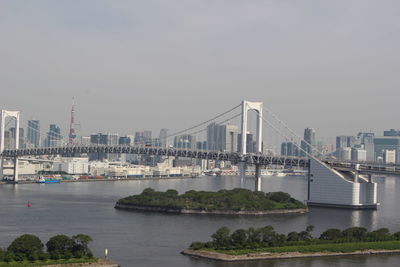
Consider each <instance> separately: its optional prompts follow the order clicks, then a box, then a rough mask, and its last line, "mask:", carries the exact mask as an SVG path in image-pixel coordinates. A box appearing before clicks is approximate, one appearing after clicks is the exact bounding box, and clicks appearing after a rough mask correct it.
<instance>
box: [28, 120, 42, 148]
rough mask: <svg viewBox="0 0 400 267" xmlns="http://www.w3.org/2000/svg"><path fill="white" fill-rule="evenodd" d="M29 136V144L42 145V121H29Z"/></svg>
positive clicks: (33, 145)
mask: <svg viewBox="0 0 400 267" xmlns="http://www.w3.org/2000/svg"><path fill="white" fill-rule="evenodd" d="M27 138H28V143H29V146H32V147H39V146H40V123H39V121H38V120H29V121H28V129H27Z"/></svg>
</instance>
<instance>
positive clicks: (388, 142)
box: [374, 136, 400, 158]
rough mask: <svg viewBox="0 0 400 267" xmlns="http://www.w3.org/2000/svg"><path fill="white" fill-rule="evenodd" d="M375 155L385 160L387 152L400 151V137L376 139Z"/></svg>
mask: <svg viewBox="0 0 400 267" xmlns="http://www.w3.org/2000/svg"><path fill="white" fill-rule="evenodd" d="M374 148H375V155H376V157H377V158H378V157H379V158H384V156H385V155H384V153H385V151H386V150H394V151H399V150H400V136H383V137H375V138H374Z"/></svg>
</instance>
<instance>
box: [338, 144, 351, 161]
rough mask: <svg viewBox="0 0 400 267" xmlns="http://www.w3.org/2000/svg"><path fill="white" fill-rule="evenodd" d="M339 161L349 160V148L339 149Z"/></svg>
mask: <svg viewBox="0 0 400 267" xmlns="http://www.w3.org/2000/svg"><path fill="white" fill-rule="evenodd" d="M339 159H340V160H351V148H350V147H341V148H340V149H339Z"/></svg>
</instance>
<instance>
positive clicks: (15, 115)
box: [0, 110, 20, 182]
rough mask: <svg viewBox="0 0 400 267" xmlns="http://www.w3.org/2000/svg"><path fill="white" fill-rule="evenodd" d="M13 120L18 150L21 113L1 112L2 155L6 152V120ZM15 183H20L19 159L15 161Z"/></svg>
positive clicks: (0, 172) (0, 174) (0, 162)
mask: <svg viewBox="0 0 400 267" xmlns="http://www.w3.org/2000/svg"><path fill="white" fill-rule="evenodd" d="M9 117H11V118H13V119H15V124H14V126H15V141H14V148H15V149H18V148H19V118H20V112H19V111H8V110H1V112H0V154H1V153H2V152H3V151H4V149H5V142H4V136H5V130H6V129H5V127H6V119H7V118H9ZM3 164H4V158H0V180H2V179H3V178H4V173H3V167H4V165H3ZM14 164H15V165H14V181H15V182H17V181H18V159H17V158H15V160H14Z"/></svg>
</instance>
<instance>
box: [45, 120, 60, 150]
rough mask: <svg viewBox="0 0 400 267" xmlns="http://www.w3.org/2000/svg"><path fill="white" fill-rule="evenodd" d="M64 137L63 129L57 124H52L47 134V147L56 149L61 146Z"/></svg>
mask: <svg viewBox="0 0 400 267" xmlns="http://www.w3.org/2000/svg"><path fill="white" fill-rule="evenodd" d="M61 141H62V135H61V129H60V127H59V126H57V125H56V124H50V127H49V131H48V132H47V137H46V141H45V146H46V147H56V146H61Z"/></svg>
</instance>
